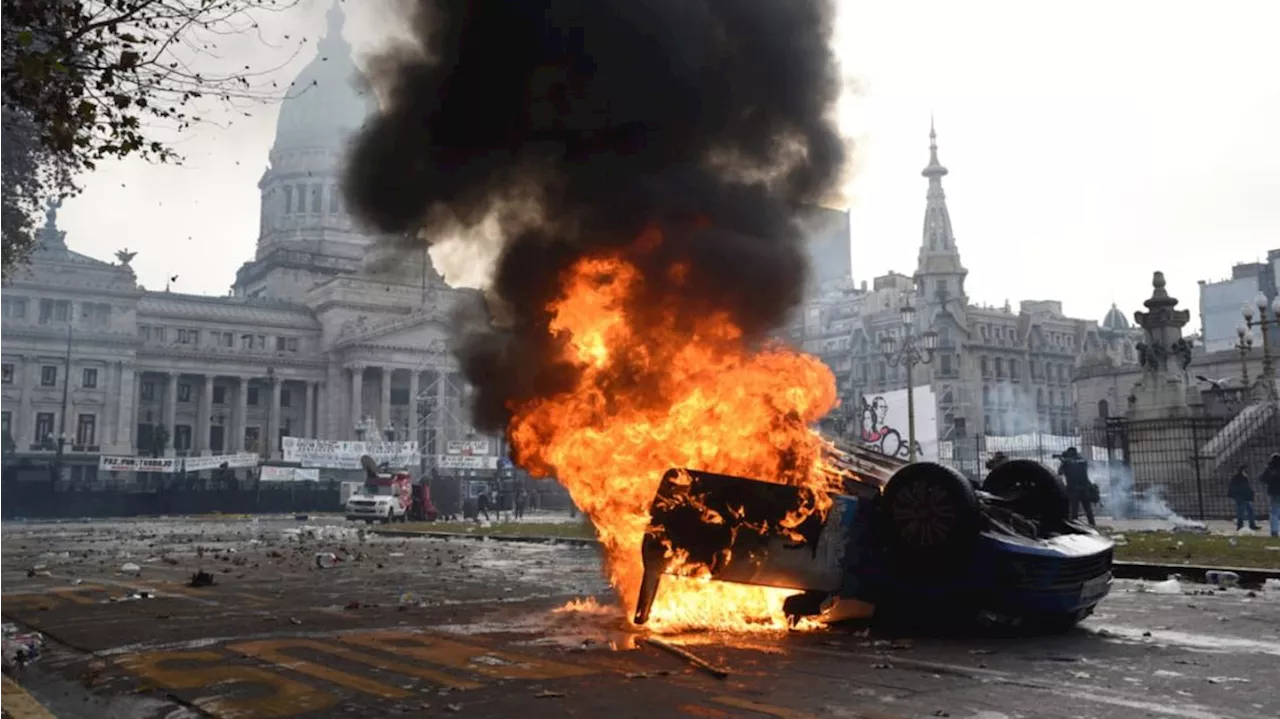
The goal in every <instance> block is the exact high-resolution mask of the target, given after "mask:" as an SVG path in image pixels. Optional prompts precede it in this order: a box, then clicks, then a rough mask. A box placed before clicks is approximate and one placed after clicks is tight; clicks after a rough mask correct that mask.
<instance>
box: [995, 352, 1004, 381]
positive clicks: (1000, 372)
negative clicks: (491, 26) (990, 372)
mask: <svg viewBox="0 0 1280 719" xmlns="http://www.w3.org/2000/svg"><path fill="white" fill-rule="evenodd" d="M996 377H997V378H999V379H1004V358H1003V357H997V358H996Z"/></svg>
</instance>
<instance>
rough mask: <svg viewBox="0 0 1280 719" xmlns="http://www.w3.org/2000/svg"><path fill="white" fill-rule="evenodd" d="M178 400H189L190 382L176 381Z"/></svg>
mask: <svg viewBox="0 0 1280 719" xmlns="http://www.w3.org/2000/svg"><path fill="white" fill-rule="evenodd" d="M178 401H179V402H190V401H191V383H190V382H179V383H178Z"/></svg>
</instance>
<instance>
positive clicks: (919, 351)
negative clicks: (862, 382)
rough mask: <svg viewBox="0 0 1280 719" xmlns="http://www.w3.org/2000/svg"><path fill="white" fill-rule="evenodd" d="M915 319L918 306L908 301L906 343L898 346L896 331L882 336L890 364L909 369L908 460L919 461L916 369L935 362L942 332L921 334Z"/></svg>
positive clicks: (904, 308) (904, 324) (904, 317)
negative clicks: (939, 334)
mask: <svg viewBox="0 0 1280 719" xmlns="http://www.w3.org/2000/svg"><path fill="white" fill-rule="evenodd" d="M915 323H916V308H915V307H912V306H911V303H910V301H908V302H907V303H906V304H904V305H903V306H902V346H901V347H898V343H897V340H896V339H894V337H893V336H892V335H885V336H883V337H881V338H880V352H881V353H882V354H883V355H885V357H886V358H888V361H889V366H890V367H905V368H906V370H907V460H908V461H910V462H914V461H916V401H915V400H916V398H915V384H914V383H913V382H912V370H913V369H914V368H915V366H916V365H918V364H929V363H930V362H932V361H933V355H934V352H935V351H936V350H937V349H938V333H937V332H934V331H933V330H927V331H925V332H924V333H922V334H918V335H917V334H916V333H915Z"/></svg>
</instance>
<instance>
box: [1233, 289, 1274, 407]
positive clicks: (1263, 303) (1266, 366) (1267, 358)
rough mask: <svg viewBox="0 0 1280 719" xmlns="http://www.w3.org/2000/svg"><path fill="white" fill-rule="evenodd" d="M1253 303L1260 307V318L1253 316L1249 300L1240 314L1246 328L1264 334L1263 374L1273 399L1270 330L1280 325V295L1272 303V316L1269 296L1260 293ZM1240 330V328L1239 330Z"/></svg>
mask: <svg viewBox="0 0 1280 719" xmlns="http://www.w3.org/2000/svg"><path fill="white" fill-rule="evenodd" d="M1253 305H1255V306H1257V308H1258V319H1256V320H1255V319H1254V318H1253V306H1251V305H1250V304H1249V303H1248V302H1246V303H1244V306H1242V307H1241V308H1240V314H1241V315H1242V316H1243V317H1244V324H1245V327H1246V328H1250V329H1251V328H1254V327H1257V328H1258V334H1260V335H1262V376H1263V380H1264V381H1265V382H1266V384H1267V392H1268V394H1270V395H1271V398H1272V399H1275V398H1276V381H1275V370H1274V369H1273V366H1272V364H1271V340H1270V338H1269V337H1268V332H1269V331H1270V330H1271V328H1272V327H1276V326H1278V325H1280V296H1277V297H1276V298H1275V300H1274V301H1273V302H1271V303H1270V305H1271V317H1270V318H1268V317H1267V305H1268V302H1267V296H1266V295H1264V294H1262V293H1261V292H1259V293H1258V296H1257V297H1255V298H1254V300H1253ZM1237 332H1238V330H1237Z"/></svg>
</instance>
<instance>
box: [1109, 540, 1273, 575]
mask: <svg viewBox="0 0 1280 719" xmlns="http://www.w3.org/2000/svg"><path fill="white" fill-rule="evenodd" d="M1123 534H1124V537H1125V540H1126V543H1125V544H1119V545H1117V546H1116V554H1115V557H1116V560H1117V561H1121V562H1152V563H1156V564H1193V565H1201V566H1215V567H1245V568H1248V569H1280V539H1274V538H1272V537H1267V536H1261V537H1248V536H1246V537H1237V536H1223V535H1221V534H1190V533H1181V532H1125V533H1123ZM1233 542H1234V544H1233Z"/></svg>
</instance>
